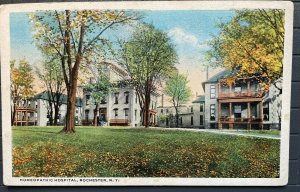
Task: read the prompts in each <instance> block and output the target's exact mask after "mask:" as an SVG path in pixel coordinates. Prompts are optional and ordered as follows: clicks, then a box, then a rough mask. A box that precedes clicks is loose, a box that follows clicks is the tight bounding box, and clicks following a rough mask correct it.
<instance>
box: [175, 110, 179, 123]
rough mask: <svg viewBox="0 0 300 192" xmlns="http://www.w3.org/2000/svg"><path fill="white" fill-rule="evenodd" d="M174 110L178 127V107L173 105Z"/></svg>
mask: <svg viewBox="0 0 300 192" xmlns="http://www.w3.org/2000/svg"><path fill="white" fill-rule="evenodd" d="M175 112H176V127H179V126H178V125H179V115H178V108H177V107H175Z"/></svg>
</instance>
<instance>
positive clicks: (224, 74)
mask: <svg viewBox="0 0 300 192" xmlns="http://www.w3.org/2000/svg"><path fill="white" fill-rule="evenodd" d="M230 75H232V72H231V71H229V70H224V71H221V72H219V73H217V74H215V75H214V76H212V77H211V78H209V79H207V80H206V81H204V82H203V83H215V82H218V81H219V80H220V79H223V78H224V77H228V76H230Z"/></svg>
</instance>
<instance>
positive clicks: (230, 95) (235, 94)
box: [219, 91, 263, 98]
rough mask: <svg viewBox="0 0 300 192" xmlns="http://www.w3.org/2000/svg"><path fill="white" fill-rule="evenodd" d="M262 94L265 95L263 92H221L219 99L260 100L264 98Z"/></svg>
mask: <svg viewBox="0 0 300 192" xmlns="http://www.w3.org/2000/svg"><path fill="white" fill-rule="evenodd" d="M262 94H263V93H262V91H255V92H254V91H253V92H233V93H224V92H219V98H241V97H252V98H260V97H262Z"/></svg>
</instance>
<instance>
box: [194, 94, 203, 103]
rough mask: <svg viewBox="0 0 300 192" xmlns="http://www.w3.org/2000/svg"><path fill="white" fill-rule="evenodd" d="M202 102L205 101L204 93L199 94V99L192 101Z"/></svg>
mask: <svg viewBox="0 0 300 192" xmlns="http://www.w3.org/2000/svg"><path fill="white" fill-rule="evenodd" d="M201 102H205V96H204V95H199V96H198V97H197V99H195V100H194V101H192V103H201Z"/></svg>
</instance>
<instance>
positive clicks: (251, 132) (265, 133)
mask: <svg viewBox="0 0 300 192" xmlns="http://www.w3.org/2000/svg"><path fill="white" fill-rule="evenodd" d="M226 132H234V133H243V134H249V135H261V136H280V131H279V130H226Z"/></svg>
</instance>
